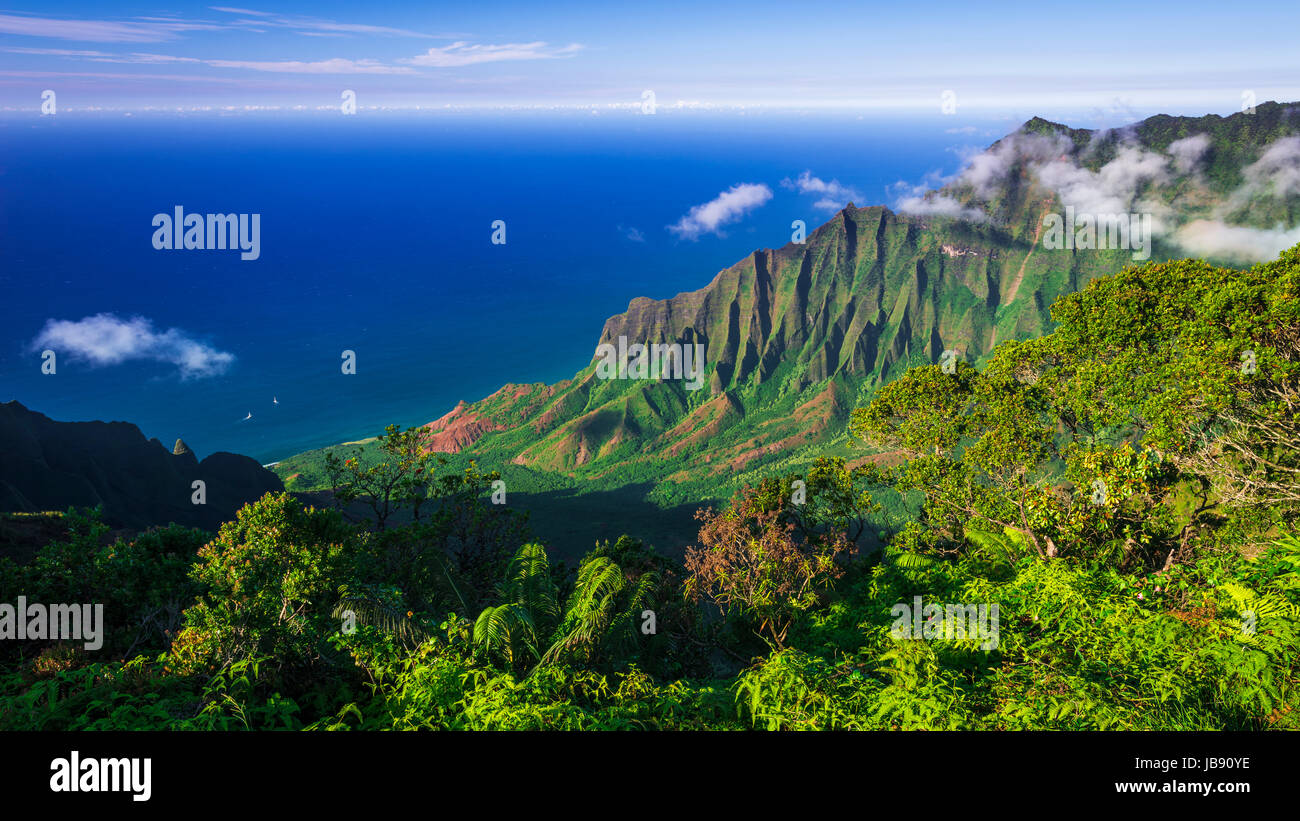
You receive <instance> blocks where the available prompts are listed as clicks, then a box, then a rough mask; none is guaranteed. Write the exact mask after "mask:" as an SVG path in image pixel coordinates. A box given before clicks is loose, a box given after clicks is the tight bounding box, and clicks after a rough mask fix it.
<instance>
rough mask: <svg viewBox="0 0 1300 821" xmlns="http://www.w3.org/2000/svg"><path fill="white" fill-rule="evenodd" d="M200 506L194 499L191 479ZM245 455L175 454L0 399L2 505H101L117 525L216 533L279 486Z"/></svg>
mask: <svg viewBox="0 0 1300 821" xmlns="http://www.w3.org/2000/svg"><path fill="white" fill-rule="evenodd" d="M195 481H202V482H204V484H205V492H206V504H201V505H200V504H194V503H193V496H194V493H195V489H194V482H195ZM282 489H283V484H282V483H281V482H280V479H279V478H278V477H277V476H276V475H275V474H274V473H272V472H271V471H269V470H266V469H265V468H263V467H262V466H261V465H259V464H258V463H257V462H256V461H254V460H253V459H250V458H248V457H247V456H238V455H235V454H233V453H214V454H212V455H211V456H208V457H207V458H206V459H204V460H203V461H201V462H200V461H199V460H198V459H196V458H195V456H194V454H193V453H192V452H190V451H189V449H188V448H185V449H184V452H183V453H173V452H172V451H170V450H168V449H167V448H166V447H165V446H164V445H163V444H162V443H161V442H159V441H158V440H157V439H146V438H145V437H144V434H142V433H141V432H140V429H139V428H137V427H136V426H135V425H132V424H128V423H126V422H56V421H54V420H52V419H50V418H49V417H47V416H45V415H44V414H41V413H37V412H35V411H32V410H28V409H27V408H25V407H23V406H22V405H21V404H19V403H18V402H5V403H0V510H3V511H39V510H66V509H67V508H68V507H71V506H77V507H93V506H95V505H102V506H103V511H104V520H105V521H106V522H108V523H109V524H111V525H114V526H117V527H129V528H145V527H149V526H151V525H166V524H168V523H170V522H175V523H177V524H182V525H186V526H189V527H201V528H204V529H207V530H215V529H216V528H217V527H218V526H219V525H220V524H221V523H222V522H224V521H228V520H230V519H232V518H234V515H235V511H236V510H238V509H239V508H240V507H241V506H243V505H244V504H246V503H248V502H250V501H253V500H255V499H258V498H260V497H261V496H262V495H263V494H265V493H268V492H271V491H277V490H282Z"/></svg>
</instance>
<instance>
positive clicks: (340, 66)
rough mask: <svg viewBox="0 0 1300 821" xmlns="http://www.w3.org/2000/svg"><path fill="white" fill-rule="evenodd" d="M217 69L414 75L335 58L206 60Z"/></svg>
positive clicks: (399, 68)
mask: <svg viewBox="0 0 1300 821" xmlns="http://www.w3.org/2000/svg"><path fill="white" fill-rule="evenodd" d="M203 62H205V63H207V64H208V65H210V66H214V67H216V68H246V69H251V70H253V71H279V72H284V73H287V74H414V73H415V72H414V71H412V70H411V69H409V68H406V67H405V66H386V65H384V64H383V63H379V62H376V61H374V60H345V59H343V58H341V57H335V58H333V59H331V60H318V61H316V62H312V63H303V62H299V61H297V60H281V61H270V62H264V61H257V60H204V61H203Z"/></svg>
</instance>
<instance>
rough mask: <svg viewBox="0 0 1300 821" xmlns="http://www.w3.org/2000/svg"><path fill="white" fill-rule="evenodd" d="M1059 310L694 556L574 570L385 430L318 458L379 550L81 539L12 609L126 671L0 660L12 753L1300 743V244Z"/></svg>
mask: <svg viewBox="0 0 1300 821" xmlns="http://www.w3.org/2000/svg"><path fill="white" fill-rule="evenodd" d="M1053 317H1054V319H1055V320H1056V322H1057V323H1058V327H1057V328H1056V330H1055V331H1054V332H1053V333H1051V334H1049V335H1047V336H1044V337H1041V338H1039V339H1036V340H1032V341H1028V342H1018V343H1016V342H1008V343H1004V344H1003V345H1001V346H999V347H998V348H997V350H996V351H995V352H994V354H993V356H992V357H991V358H990V360H989V361H988V362H987V363H986V364H985V365H984V366H983V367H982V368H975V367H972V366H969V365H966V364H959V365H958V367H956V368H955V369H949V370H950V372H945V369H943V368H941V367H939V366H938V365H932V366H926V367H919V368H914V369H912V370H911V371H909V372H908V373H906V374H905V375H904V376H902V377H901V378H899V379H897V380H895V381H894V382H892V383H890V384H888V385H886V386H885V387H884V388H882V389H881V390H880V391H879V392H878V393H877V394H876V395H875V396H874V397H873V399H872V401H871V402H870V404H869V405H867V406H866V407H864V408H860V409H859V410H858V411H857V412H856V413H855V414H854V418H853V423H852V431H853V432H854V433H855V434H856V435H859V436H861V437H862V438H864V439H866V440H867V441H868V443H870V444H871V445H872V446H874V447H875V448H877V452H879V451H883V450H888V451H889V452H890V453H892V454H895V455H897V456H901V459H895V460H892V461H889V460H879V459H873V458H872V456H871V455H870V454H868V455H866V456H863V457H862V458H859V459H856V460H847V461H846V460H844V459H836V458H823V459H819V460H818V461H816V462H815V463H813V464H811V465H807V466H805V469H804V470H802V471H794V472H787V473H785V474H783V475H779V476H778V475H772V476H770V477H767V478H766V479H764V480H763V481H760V482H758V483H756V484H753V485H752V486H750V487H747V488H746V489H745V490H744V491H742V492H740V493H738V494H737V495H736V497H735V498H734V499H733V500H732V501H731V503H730V504H728V505H727V506H726V507H724V508H722V509H719V510H708V511H706V512H704V513H703V514H701V527H700V531H699V536H698V539H697V542H696V544H695V546H693V547H692V548H691V549H690V550H689V551H688V552H687V554H686V557H685V560H684V562H681V563H679V562H677V561H674V560H673V559H671V558H670V557H667V556H664V555H661V554H660V553H658V552H656V551H655V550H654V549H652V548H651V547H649V546H647V545H646V544H645V543H643V542H642V541H641V540H639V539H636V538H633V537H630V536H625V537H623V538H620V539H618V540H616V541H613V542H602V543H600V544H598V545H596V547H595V549H594V550H592V551H591V552H589V553H588V554H587V555H586V556H585V557H583V558H582V560H581V561H580V562H578V563H577V566H576V567H572V568H570V567H567V566H565V564H564V563H561V562H555V561H553V560H552V557H551V556H550V555H548V551H547V548H546V546H544V545H542V544H539V543H538V542H536V541H535V540H532V539H530V538H529V536H528V532H527V522H525V521H523V520H522V519H521V518H520V517H518V516H515V515H514V514H512V513H511V512H510V510H509V506H508V505H501V504H494V503H493V500H492V499H491V498H490V496H491V494H490V491H491V487H492V483H493V481H495V476H496V474H484V473H481V472H479V471H478V469H477V468H476V467H473V466H471V467H470V468H469V469H468V470H466V471H464V472H451V473H448V474H446V475H444V476H438V477H434V476H433V475H432V474H433V472H434V471H435V470H436V469H437V468H438V467H439V466H440V465H439V463H438V462H437V460H436V458H435V457H433V456H431V454H429V453H428V451H427V450H425V449H424V448H423V446H422V441H423V440H422V437H423V434H421V433H420V432H419V431H414V432H412V431H407V432H403V431H401V430H400V429H396V428H390V429H389V430H388V431H387V432H386V433H385V437H384V439H383V440H381V443H382V448H381V450H380V451H378V453H379V455H378V456H375V457H373V460H372V461H369V462H367V461H365V459H362V458H361V457H358V458H357V461H355V462H351V463H349V462H344V461H341V460H340V461H337V462H334V463H332V469H333V479H334V481H335V484H336V490H337V491H338V492H336V494H335V498H336V499H338V500H339V501H340V502H341V503H344V502H347V501H352V500H359V501H363V502H366V503H367V505H368V506H369V509H370V510H371V512H372V514H373V515H372V516H371V517H370V518H369V519H368V520H366V521H359V522H353V521H349V520H348V519H347V518H345V516H344V515H343V513H341V512H340V511H339V510H332V509H317V508H313V507H311V506H310V505H307V504H305V503H304V502H303V501H302V500H300V499H299V498H297V497H295V496H294V495H292V494H289V493H279V494H268V495H267V496H265V497H263V498H262V499H261V500H260V501H258V502H256V503H254V504H251V505H248V506H247V507H245V508H244V509H243V510H241V511H240V512H239V515H238V517H237V519H236V520H235V521H232V522H228V523H226V524H225V525H223V526H222V527H221V529H220V531H219V532H218V533H216V534H215V535H213V534H204V533H200V532H197V531H190V530H185V529H182V528H178V527H170V528H165V529H158V530H153V531H150V532H146V533H142V534H139V535H138V536H136V537H134V538H131V539H125V538H118V539H115V540H112V541H110V540H109V539H108V534H107V532H106V529H105V528H104V526H103V525H102V524H99V523H98V521H97V518H96V516H95V514H94V513H93V512H71V513H69V514H68V516H67V518H66V524H67V530H68V536H67V540H66V541H57V542H54V543H51V544H49V545H48V546H46V547H45V548H44V549H42V550H41V551H40V552H39V553H38V555H37V556H36V557H35V558H34V559H32V560H31V561H30V562H28V563H26V564H22V565H19V564H16V563H14V562H12V561H8V560H0V602H14V601H15V600H16V598H17V597H18V596H20V595H22V596H26V597H27V599H28V600H30V601H44V602H102V603H104V605H105V610H106V621H107V625H108V629H107V631H106V636H105V640H104V645H103V647H102V648H101V649H99V650H97V651H94V652H91V651H86V650H83V649H82V648H81V645H80V644H79V643H76V642H51V641H45V642H41V641H28V642H20V641H4V642H0V661H2V662H3V665H4V668H3V669H4V672H3V673H2V674H0V728H5V729H128V728H129V729H137V728H169V729H245V728H246V729H320V730H344V729H750V728H759V729H989V730H992V729H1033V728H1045V729H1070V730H1076V729H1180V730H1190V729H1269V728H1290V729H1295V728H1297V727H1300V713H1298V712H1297V709H1296V708H1297V707H1298V706H1300V690H1298V689H1297V687H1298V685H1300V669H1298V668H1300V664H1298V660H1300V630H1298V629H1297V625H1298V624H1300V581H1297V579H1298V578H1300V576H1298V575H1297V571H1298V570H1300V532H1297V526H1296V521H1297V513H1298V512H1300V436H1298V435H1297V434H1300V248H1297V249H1293V250H1292V251H1290V252H1288V253H1287V254H1286V255H1284V256H1283V257H1282V258H1281V259H1280V260H1278V261H1276V262H1273V263H1270V264H1267V265H1260V266H1256V267H1254V268H1252V269H1250V270H1247V271H1239V270H1231V269H1223V268H1215V267H1212V266H1210V265H1207V264H1205V263H1201V262H1195V261H1181V262H1171V263H1163V264H1150V265H1145V266H1140V267H1133V268H1128V269H1125V270H1123V271H1121V272H1120V273H1118V274H1116V275H1114V276H1111V277H1107V278H1105V279H1102V280H1098V281H1096V282H1094V283H1092V284H1091V285H1090V286H1089V287H1088V288H1086V289H1085V290H1083V291H1081V292H1079V293H1077V294H1073V295H1071V296H1068V297H1064V298H1063V299H1061V300H1060V301H1058V302H1057V303H1056V305H1055V306H1054V307H1053ZM886 494H894V498H900V496H899V495H900V494H902V495H906V496H910V497H913V498H916V499H918V501H919V509H918V511H917V513H916V515H915V516H913V517H912V518H911V519H910V520H909V521H906V522H899V521H892V520H891V519H890V517H889V516H887V515H885V513H884V511H882V506H881V504H880V501H879V499H880V498H881V497H882V496H884V495H886ZM417 511H418V514H419V515H418V516H417V515H415V514H416V512H417ZM918 605H921V609H920V610H916V609H915V608H916V607H917V606H918ZM945 606H946V609H945ZM900 608H903V612H905V613H906V614H907V615H906V616H900V615H899V612H900ZM954 608H956V610H955V611H954ZM954 612H956V613H958V614H960V613H962V612H965V613H968V614H975V613H978V614H979V619H978V621H979V627H980V630H979V631H976V630H975V629H974V627H975V626H976V625H975V621H972V622H971V623H970V625H969V626H970V627H971V629H966V627H967V626H968V625H958V627H959V628H960V629H953V628H954V624H953V618H954Z"/></svg>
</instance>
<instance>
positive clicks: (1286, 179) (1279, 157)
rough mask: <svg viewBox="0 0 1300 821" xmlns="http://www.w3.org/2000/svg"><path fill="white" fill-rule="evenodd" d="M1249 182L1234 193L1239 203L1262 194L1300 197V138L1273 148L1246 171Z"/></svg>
mask: <svg viewBox="0 0 1300 821" xmlns="http://www.w3.org/2000/svg"><path fill="white" fill-rule="evenodd" d="M1242 175H1243V176H1244V177H1245V178H1246V182H1245V183H1243V184H1242V186H1241V188H1239V189H1238V190H1237V191H1235V192H1233V197H1234V200H1235V201H1236V202H1234V205H1236V204H1238V203H1240V204H1243V205H1244V204H1245V203H1246V200H1248V199H1249V198H1250V197H1252V196H1254V195H1255V194H1258V193H1269V194H1271V195H1272V196H1274V197H1277V198H1279V199H1281V198H1283V197H1287V196H1290V195H1292V194H1300V137H1283V138H1282V139H1280V140H1277V141H1276V142H1274V143H1273V144H1272V145H1270V146H1269V147H1268V148H1267V149H1266V150H1265V151H1264V153H1263V154H1262V155H1261V156H1260V158H1259V159H1258V160H1256V161H1255V162H1253V163H1251V164H1250V165H1248V166H1246V167H1245V168H1243V169H1242Z"/></svg>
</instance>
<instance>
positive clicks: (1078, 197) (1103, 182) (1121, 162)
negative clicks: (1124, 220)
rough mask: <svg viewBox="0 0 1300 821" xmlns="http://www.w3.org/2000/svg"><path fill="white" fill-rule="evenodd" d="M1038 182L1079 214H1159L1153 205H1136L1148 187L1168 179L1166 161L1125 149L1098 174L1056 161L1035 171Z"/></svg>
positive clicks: (1068, 162) (1067, 162) (1135, 150)
mask: <svg viewBox="0 0 1300 821" xmlns="http://www.w3.org/2000/svg"><path fill="white" fill-rule="evenodd" d="M1035 172H1036V176H1037V177H1038V181H1039V182H1041V183H1042V184H1043V185H1045V186H1047V187H1048V188H1050V189H1051V190H1053V191H1055V192H1056V193H1057V194H1058V195H1059V196H1060V198H1061V202H1062V204H1064V205H1066V206H1073V207H1074V209H1075V210H1076V211H1078V212H1079V213H1081V214H1127V213H1130V212H1131V211H1132V210H1133V208H1134V207H1137V208H1138V209H1139V210H1141V211H1144V212H1151V211H1157V210H1161V209H1160V208H1159V207H1157V206H1156V205H1155V204H1153V203H1145V202H1144V203H1139V202H1137V198H1138V192H1139V191H1140V190H1141V189H1142V187H1143V186H1144V185H1146V184H1148V183H1160V182H1164V181H1165V180H1167V179H1168V176H1169V172H1168V161H1167V160H1166V159H1165V158H1164V157H1162V156H1161V155H1159V154H1156V153H1154V152H1151V151H1145V150H1143V149H1141V148H1138V147H1136V146H1131V145H1124V146H1121V147H1120V148H1119V150H1118V151H1116V153H1115V158H1114V159H1113V160H1111V161H1110V162H1108V163H1106V164H1105V165H1103V166H1102V167H1101V168H1100V169H1098V170H1097V171H1090V170H1089V169H1087V168H1083V167H1081V166H1078V165H1075V164H1074V162H1073V161H1071V160H1069V159H1058V160H1054V161H1052V162H1049V163H1045V164H1042V165H1038V166H1036V167H1035Z"/></svg>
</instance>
